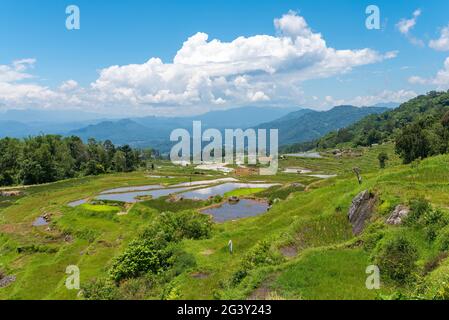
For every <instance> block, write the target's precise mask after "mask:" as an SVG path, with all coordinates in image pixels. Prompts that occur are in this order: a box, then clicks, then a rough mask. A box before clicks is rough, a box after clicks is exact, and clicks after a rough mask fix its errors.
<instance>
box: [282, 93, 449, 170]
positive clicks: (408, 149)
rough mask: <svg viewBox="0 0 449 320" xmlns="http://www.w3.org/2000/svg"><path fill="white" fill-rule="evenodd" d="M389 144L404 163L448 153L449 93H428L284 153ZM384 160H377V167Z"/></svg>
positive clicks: (298, 145)
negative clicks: (391, 143) (387, 142)
mask: <svg viewBox="0 0 449 320" xmlns="http://www.w3.org/2000/svg"><path fill="white" fill-rule="evenodd" d="M386 141H392V142H394V143H395V145H396V152H397V153H398V154H399V155H400V156H401V157H402V159H403V161H404V163H410V162H412V161H414V160H415V159H420V158H426V157H428V156H432V155H437V154H443V153H448V152H449V91H448V92H436V91H431V92H429V93H428V94H426V95H420V96H418V97H416V98H414V99H411V100H410V101H408V102H405V103H403V104H402V105H401V106H400V107H398V108H396V109H393V110H390V111H387V112H384V113H382V114H379V115H377V114H374V115H369V116H367V117H365V118H363V119H362V120H360V121H359V122H357V123H355V124H353V125H351V126H349V127H347V128H343V129H340V130H338V131H334V132H331V133H329V134H327V135H325V136H324V137H322V138H320V139H318V140H316V141H313V142H307V143H303V144H297V145H293V146H290V147H289V148H288V151H290V152H294V151H305V150H310V149H314V148H317V149H327V148H335V147H337V146H349V147H357V146H371V145H373V144H377V143H383V142H386ZM384 160H386V159H382V161H381V159H379V161H380V162H381V165H382V164H384Z"/></svg>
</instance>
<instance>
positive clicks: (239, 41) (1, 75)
mask: <svg viewBox="0 0 449 320" xmlns="http://www.w3.org/2000/svg"><path fill="white" fill-rule="evenodd" d="M274 26H275V30H276V36H271V35H255V36H251V37H238V38H236V39H234V40H232V41H230V42H222V41H220V40H218V39H212V40H210V39H209V36H208V35H207V34H206V33H202V32H198V33H197V34H195V35H193V36H191V37H190V38H188V39H187V40H186V41H185V42H184V44H183V45H182V47H181V48H180V49H179V51H178V52H177V54H176V56H175V57H174V59H173V62H170V63H167V62H163V61H162V60H161V59H160V58H151V59H149V60H148V61H147V62H145V63H143V64H129V65H123V66H118V65H115V66H110V67H107V68H104V69H102V70H100V74H99V77H98V79H97V80H95V81H94V82H93V83H92V84H91V85H90V87H87V88H82V87H80V86H79V85H78V83H77V82H76V81H74V80H68V81H66V82H64V83H63V84H61V86H60V87H59V88H57V89H54V90H51V89H49V88H46V87H43V86H41V85H38V84H24V83H19V82H21V81H24V80H30V79H31V78H32V76H31V75H29V74H28V73H27V72H26V70H28V69H29V68H30V67H32V65H33V64H34V62H35V61H34V59H25V60H19V61H16V62H14V63H13V64H12V65H11V66H0V88H1V86H2V85H3V86H4V87H5V88H6V87H7V86H9V89H10V90H12V92H16V95H15V96H14V99H13V100H14V103H19V102H20V97H23V96H24V93H23V88H24V87H21V86H24V85H27V86H33V87H30V90H31V89H32V90H31V92H35V94H34V95H33V96H35V98H36V101H35V103H36V104H39V103H43V104H46V105H48V104H52V103H53V104H54V105H55V106H58V105H62V104H63V105H66V106H71V105H75V106H94V107H99V108H104V109H106V108H107V109H108V110H112V109H111V108H124V107H128V108H132V109H134V110H145V111H148V110H153V111H154V110H163V109H166V110H175V109H178V110H181V109H182V110H186V111H184V112H188V111H187V110H198V109H199V108H200V109H202V110H207V109H208V108H213V106H214V105H223V106H238V105H245V104H248V103H256V102H257V103H258V104H263V103H270V104H272V105H276V104H279V105H281V104H284V105H285V104H291V103H297V102H298V101H300V100H302V99H304V96H303V92H302V91H301V89H300V86H301V83H302V82H304V81H307V80H311V79H319V78H328V77H332V76H335V75H340V74H343V73H347V72H350V71H351V70H352V69H353V68H356V67H359V66H363V65H368V64H373V63H378V62H381V61H383V60H385V59H391V58H394V57H396V55H397V52H387V53H385V54H382V53H379V52H377V51H374V50H372V49H368V48H362V49H344V50H339V49H335V48H331V47H328V46H327V44H326V41H325V40H324V39H323V37H322V35H321V34H320V33H316V32H314V31H312V29H311V28H310V27H309V26H308V24H307V22H306V20H305V19H304V18H303V17H301V16H299V15H298V14H297V13H295V12H289V13H287V14H285V15H283V16H282V17H281V18H278V19H275V20H274ZM9 89H8V90H9ZM0 90H1V89H0ZM38 97H39V99H38ZM30 98H31V97H29V96H25V97H24V103H29V99H30ZM52 99H53V100H52ZM2 102H3V103H5V104H8V103H10V102H11V96H10V95H8V93H6V92H2V91H0V103H2ZM62 102H63V103H62ZM180 107H182V108H181V109H180ZM161 112H164V111H161Z"/></svg>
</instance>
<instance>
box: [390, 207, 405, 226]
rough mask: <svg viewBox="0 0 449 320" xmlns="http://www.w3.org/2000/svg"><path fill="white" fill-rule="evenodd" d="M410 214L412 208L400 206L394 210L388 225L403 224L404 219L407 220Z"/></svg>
mask: <svg viewBox="0 0 449 320" xmlns="http://www.w3.org/2000/svg"><path fill="white" fill-rule="evenodd" d="M409 213H410V208H409V207H407V206H404V205H402V204H400V205H398V206H396V208H395V209H394V210H393V212H392V213H391V215H390V217H389V218H388V219H387V223H388V224H392V225H398V224H401V223H402V222H403V220H404V218H406V217H407V216H408V214H409Z"/></svg>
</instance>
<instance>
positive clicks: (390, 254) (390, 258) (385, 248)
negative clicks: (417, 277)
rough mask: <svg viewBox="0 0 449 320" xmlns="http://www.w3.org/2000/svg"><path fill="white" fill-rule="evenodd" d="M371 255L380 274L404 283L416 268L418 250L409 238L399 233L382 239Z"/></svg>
mask: <svg viewBox="0 0 449 320" xmlns="http://www.w3.org/2000/svg"><path fill="white" fill-rule="evenodd" d="M373 257H374V263H375V264H377V265H378V266H379V268H380V272H381V274H383V275H385V276H387V277H388V278H389V279H391V280H393V281H395V282H397V283H399V284H405V283H406V282H407V281H408V280H410V279H411V276H412V274H413V272H414V271H415V270H416V260H417V259H418V251H417V249H416V247H415V246H414V245H413V244H412V243H411V242H410V241H409V240H407V239H406V238H404V237H403V236H400V235H399V236H395V237H393V238H389V239H384V240H382V241H381V242H380V243H379V245H378V246H377V248H376V252H375V253H374V256H373Z"/></svg>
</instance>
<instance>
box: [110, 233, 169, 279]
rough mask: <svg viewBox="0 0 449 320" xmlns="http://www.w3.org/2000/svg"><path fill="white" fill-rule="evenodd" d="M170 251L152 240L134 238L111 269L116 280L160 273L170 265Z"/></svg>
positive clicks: (111, 273)
mask: <svg viewBox="0 0 449 320" xmlns="http://www.w3.org/2000/svg"><path fill="white" fill-rule="evenodd" d="M169 257H170V253H169V252H168V251H167V250H164V248H161V246H160V243H158V242H157V241H152V240H142V239H139V240H134V241H132V242H131V243H130V244H129V246H128V247H127V249H126V250H125V252H124V253H123V254H121V255H120V256H119V257H117V258H116V259H115V261H114V264H113V265H112V268H111V269H110V270H109V273H110V275H111V278H112V279H113V280H114V281H115V282H120V281H121V280H123V279H128V278H135V277H138V276H140V275H142V274H143V273H147V272H152V273H155V274H157V273H159V272H160V271H161V270H163V269H164V268H166V267H167V266H168V262H167V260H168V258H169Z"/></svg>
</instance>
